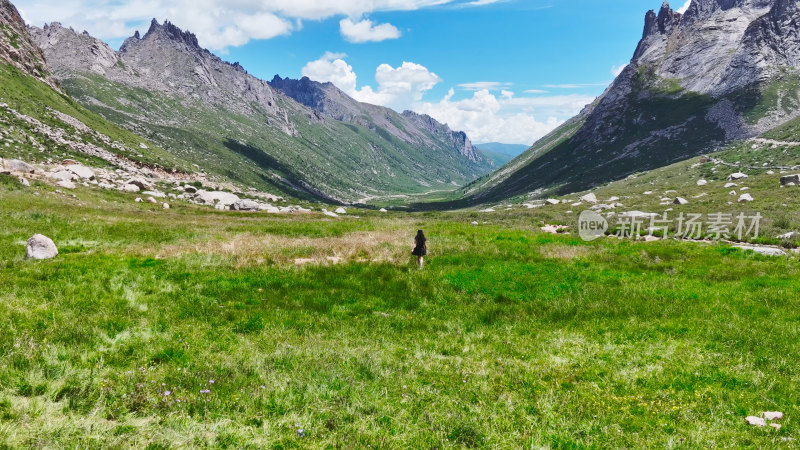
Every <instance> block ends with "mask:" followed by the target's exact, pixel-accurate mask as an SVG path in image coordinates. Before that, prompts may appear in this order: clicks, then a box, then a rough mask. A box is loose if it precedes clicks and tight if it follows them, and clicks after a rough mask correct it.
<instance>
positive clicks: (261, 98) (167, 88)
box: [33, 20, 490, 202]
mask: <svg viewBox="0 0 800 450" xmlns="http://www.w3.org/2000/svg"><path fill="white" fill-rule="evenodd" d="M33 34H34V36H35V38H36V41H37V42H38V44H39V45H40V46H41V47H42V49H43V50H44V52H45V54H46V56H47V58H48V64H49V67H50V68H51V70H52V72H53V73H54V74H55V75H56V76H57V77H58V78H59V79H60V80H61V82H62V84H63V86H64V88H65V90H66V91H67V92H68V93H70V94H71V95H73V96H74V97H75V98H77V99H78V100H79V101H80V102H82V103H83V104H84V105H85V106H86V107H87V108H89V109H91V110H93V111H95V112H97V113H99V114H101V115H103V116H104V117H106V118H108V119H109V120H111V121H114V122H116V123H118V124H120V125H122V126H124V127H126V128H128V129H130V130H132V131H134V132H137V133H139V134H141V135H144V136H146V137H148V138H149V139H152V140H153V141H154V142H157V143H158V144H159V145H161V146H162V147H163V148H165V149H167V150H168V151H170V152H172V153H173V154H175V155H177V156H179V157H181V158H184V159H187V160H192V161H193V162H194V163H195V164H196V165H197V167H198V168H202V169H203V170H206V171H207V172H208V173H209V174H216V175H219V176H223V177H227V178H228V179H231V180H235V181H237V182H240V183H244V184H246V185H248V186H253V187H258V188H260V189H266V190H269V191H278V192H282V193H286V194H289V195H292V196H299V197H312V198H322V199H325V200H334V201H342V202H346V201H351V200H354V199H357V198H363V197H369V196H372V195H382V194H386V193H404V192H407V193H411V192H420V191H425V190H429V189H432V188H443V187H449V188H450V189H452V188H454V186H459V185H463V184H466V183H468V182H470V181H472V180H474V179H475V178H476V177H478V176H480V175H481V174H484V173H487V172H488V171H489V169H490V168H489V165H488V164H486V163H485V162H484V161H482V160H481V159H480V158H478V157H477V156H476V155H474V154H472V153H470V149H471V144H469V141H468V140H467V139H466V137H465V136H463V137H464V142H463V143H462V148H458V146H457V145H456V143H457V141H458V137H455V138H454V137H453V133H450V134H446V133H445V134H442V135H437V134H436V132H435V130H434V131H430V130H428V129H410V128H408V127H407V124H408V122H412V121H405V122H401V121H397V120H396V117H395V116H397V114H396V113H395V114H394V115H393V114H392V113H390V112H387V110H385V109H383V108H377V107H369V106H366V105H363V104H357V102H355V101H354V100H352V99H349V98H347V97H346V96H344V94H343V93H341V92H332V93H331V95H330V98H329V99H328V100H327V102H328V104H331V105H337V106H336V107H337V108H340V109H342V110H345V109H347V108H351V107H352V108H355V112H354V113H353V115H352V117H350V116H348V115H347V114H345V113H343V112H340V113H336V114H326V113H324V112H322V111H321V110H320V109H315V108H316V107H309V106H306V105H305V104H302V103H300V102H297V101H295V100H294V99H293V98H291V97H290V96H287V95H285V94H284V93H283V92H281V91H280V90H276V89H273V87H271V86H270V85H269V83H267V82H265V81H263V80H259V79H257V78H255V77H253V76H251V75H249V74H248V73H247V72H246V71H245V70H244V69H243V68H242V67H241V65H239V64H230V63H227V62H224V61H222V60H221V59H220V58H218V57H216V56H215V55H213V54H211V53H210V52H209V51H207V50H205V49H203V48H201V47H200V46H199V45H198V42H197V38H196V37H195V36H194V35H193V34H192V33H190V32H186V31H183V30H181V29H179V28H178V27H176V26H174V25H172V24H171V23H169V22H166V23H164V24H159V23H158V22H156V21H155V20H154V21H153V22H152V24H151V27H150V29H149V30H148V32H147V33H146V34H145V35H144V36H141V35H140V34H139V33H138V32H137V33H136V34H135V35H134V36H133V37H131V38H129V39H127V40H126V41H125V42H124V44H123V45H122V46H121V48H120V50H119V52H114V51H113V50H112V49H110V48H109V47H108V46H107V45H106V44H104V43H103V42H102V41H100V40H98V39H95V38H93V37H91V36H89V35H88V34H86V33H83V34H78V33H76V32H74V31H73V30H71V29H68V28H64V27H62V26H61V25H59V24H57V23H54V24H50V25H47V26H45V27H44V28H42V29H33ZM337 96H339V97H338V98H337ZM315 105H317V104H316V103H315ZM317 106H319V105H317ZM321 109H322V110H326V109H327V110H329V111H330V110H332V109H333V106H331V107H330V108H324V107H323V108H321ZM362 116H365V117H362ZM454 142H455V143H454ZM471 158H472V159H471Z"/></svg>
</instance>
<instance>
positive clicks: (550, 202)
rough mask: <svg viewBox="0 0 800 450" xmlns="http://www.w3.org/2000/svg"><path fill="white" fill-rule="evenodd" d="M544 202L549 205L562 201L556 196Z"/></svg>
mask: <svg viewBox="0 0 800 450" xmlns="http://www.w3.org/2000/svg"><path fill="white" fill-rule="evenodd" d="M544 202H545V203H547V204H548V205H557V204H559V203H561V200H558V199H555V198H548V199H547V200H545V201H544Z"/></svg>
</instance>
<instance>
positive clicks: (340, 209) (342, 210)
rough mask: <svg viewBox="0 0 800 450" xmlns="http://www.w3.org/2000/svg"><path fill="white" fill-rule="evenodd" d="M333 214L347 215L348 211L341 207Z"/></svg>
mask: <svg viewBox="0 0 800 450" xmlns="http://www.w3.org/2000/svg"><path fill="white" fill-rule="evenodd" d="M333 212H335V213H336V214H347V210H346V209H344V208H342V207H341V206H340V207H338V208H336V209H335V210H334V211H333Z"/></svg>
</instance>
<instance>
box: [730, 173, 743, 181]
mask: <svg viewBox="0 0 800 450" xmlns="http://www.w3.org/2000/svg"><path fill="white" fill-rule="evenodd" d="M747 177H748V175H747V174H744V173H742V172H736V173H732V174H730V175H728V179H729V180H733V181H736V180H743V179H745V178H747Z"/></svg>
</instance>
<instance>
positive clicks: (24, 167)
mask: <svg viewBox="0 0 800 450" xmlns="http://www.w3.org/2000/svg"><path fill="white" fill-rule="evenodd" d="M4 165H5V166H6V169H8V170H10V171H12V172H21V173H33V172H35V171H36V169H35V168H34V167H33V166H32V165H30V164H28V163H26V162H24V161H20V160H18V159H6V160H5V161H4Z"/></svg>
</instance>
